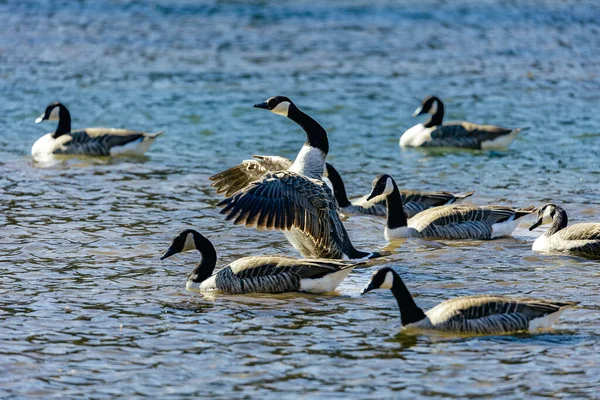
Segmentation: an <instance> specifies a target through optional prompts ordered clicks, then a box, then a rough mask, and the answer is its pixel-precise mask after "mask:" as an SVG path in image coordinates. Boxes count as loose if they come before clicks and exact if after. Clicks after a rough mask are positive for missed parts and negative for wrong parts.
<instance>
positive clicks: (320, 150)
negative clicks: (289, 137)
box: [219, 96, 383, 259]
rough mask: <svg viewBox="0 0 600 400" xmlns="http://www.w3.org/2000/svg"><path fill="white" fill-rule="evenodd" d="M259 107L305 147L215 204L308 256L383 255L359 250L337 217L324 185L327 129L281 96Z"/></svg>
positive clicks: (238, 220) (228, 216) (229, 217)
mask: <svg viewBox="0 0 600 400" xmlns="http://www.w3.org/2000/svg"><path fill="white" fill-rule="evenodd" d="M255 107H257V108H263V109H266V110H269V111H271V112H273V113H275V114H280V115H283V116H285V117H287V118H289V119H291V120H292V121H294V122H296V123H297V124H298V125H300V127H302V128H303V129H304V131H305V132H306V143H305V144H304V146H303V147H302V149H301V150H300V152H299V153H298V156H297V157H296V159H295V160H294V162H293V163H292V165H291V166H289V168H287V169H285V170H281V171H277V172H269V173H266V174H262V175H261V176H260V177H259V179H258V180H256V181H252V182H250V183H249V184H248V185H247V186H245V187H243V188H242V189H240V190H238V191H237V192H235V193H233V194H232V195H231V196H230V197H228V198H226V199H225V200H223V201H221V202H220V203H219V206H221V207H223V209H222V210H221V213H222V214H225V215H226V219H227V220H232V221H233V222H234V223H235V224H243V225H245V226H248V227H256V228H258V229H271V230H282V231H283V232H284V234H285V236H286V237H287V238H288V240H289V241H290V243H291V244H292V245H293V246H294V248H295V249H296V250H297V251H298V252H299V253H300V254H302V256H304V257H307V258H334V259H341V258H349V259H362V258H375V257H380V256H381V255H383V253H377V252H372V253H371V252H364V251H360V250H357V249H356V248H355V247H354V245H353V244H352V242H351V240H350V237H349V236H348V232H347V231H346V229H345V228H344V225H343V224H342V221H341V220H340V216H339V214H338V205H337V202H336V200H335V197H334V196H333V193H332V191H331V189H329V187H328V186H327V185H326V184H325V182H323V180H322V176H323V171H324V168H325V158H326V157H327V153H328V152H329V141H328V138H327V133H326V131H325V129H323V127H322V126H321V125H319V123H318V122H317V121H315V120H314V119H312V118H311V117H310V116H308V115H307V114H305V113H304V112H302V111H301V110H300V109H299V108H298V107H297V106H296V105H295V104H294V103H292V101H291V100H290V99H289V98H287V97H283V96H276V97H271V98H269V99H268V100H267V101H265V102H264V103H260V104H257V105H255Z"/></svg>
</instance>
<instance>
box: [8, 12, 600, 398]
mask: <svg viewBox="0 0 600 400" xmlns="http://www.w3.org/2000/svg"><path fill="white" fill-rule="evenodd" d="M598 16H600V5H599V4H598V3H597V2H594V1H579V2H561V1H553V0H548V1H539V2H535V3H532V4H520V2H510V1H509V2H506V1H492V0H490V1H483V2H478V3H477V4H475V3H474V2H470V1H464V2H461V1H453V2H445V1H434V0H427V1H421V2H418V3H414V2H397V1H341V2H335V4H332V5H315V4H312V2H306V1H300V2H291V1H289V2H288V1H283V2H282V1H271V0H266V1H260V2H259V1H257V2H235V1H232V2H229V1H218V0H214V1H206V2H201V3H199V2H193V1H185V0H178V1H154V2H142V1H132V2H124V1H104V0H100V1H80V2H61V1H42V0H40V1H28V2H21V1H15V0H8V1H4V2H2V4H0V21H2V25H3V33H2V34H1V35H0V88H1V89H2V94H3V95H2V96H1V98H0V107H1V109H2V110H3V118H2V132H1V133H0V235H1V240H0V251H1V253H2V257H0V272H1V275H0V276H1V277H0V298H1V300H0V304H1V307H0V310H1V311H0V319H1V320H0V323H1V326H2V327H1V328H0V354H1V356H0V363H1V368H0V394H1V395H2V397H22V396H32V397H40V398H49V397H51V396H64V397H66V398H82V397H94V398H111V397H115V396H122V397H128V398H131V397H143V396H149V397H150V396H152V397H161V398H167V397H169V396H172V397H177V396H184V395H190V396H191V395H194V396H209V395H210V396H212V397H215V398H242V397H248V398H250V397H252V398H254V397H261V398H265V399H270V398H281V397H282V396H283V397H297V396H299V395H304V396H306V397H325V396H328V397H331V398H342V397H344V398H347V397H349V396H351V397H361V398H366V397H368V398H389V397H408V396H419V397H425V396H432V397H439V398H451V397H453V398H475V397H500V396H501V397H507V398H524V397H528V398H534V397H568V396H573V397H581V398H593V397H596V396H597V393H598V385H599V383H600V378H599V376H600V359H599V357H598V353H599V351H600V337H599V333H598V323H599V322H600V317H599V313H598V311H599V306H598V304H600V273H599V272H598V263H597V262H594V261H589V260H585V259H581V258H577V257H568V256H548V255H540V254H534V253H532V252H531V250H530V248H531V244H532V242H533V240H534V238H535V236H536V235H538V234H539V232H537V231H536V232H533V233H531V232H529V231H528V230H527V226H528V224H529V223H531V222H532V220H531V219H529V220H526V221H525V222H524V223H523V224H522V225H521V226H520V227H519V228H518V229H517V230H516V231H515V234H514V237H513V238H507V239H501V240H496V241H493V242H485V243H482V242H468V243H444V242H431V243H427V242H423V241H416V240H414V241H413V240H409V241H407V242H402V241H400V242H395V243H392V244H390V245H387V244H386V243H385V241H384V239H383V232H382V230H383V221H382V220H379V219H373V218H369V217H366V216H360V217H353V218H351V219H349V220H348V221H347V228H348V230H349V232H350V234H351V236H352V238H353V240H354V241H355V242H356V245H357V246H358V247H360V248H364V249H379V248H382V247H385V248H386V249H389V250H393V251H394V255H393V257H391V258H390V259H389V260H388V261H387V262H385V263H384V265H389V266H392V267H394V268H395V269H396V270H397V271H398V272H399V273H401V275H402V276H403V277H404V279H405V281H406V282H407V284H408V286H409V287H410V289H411V290H412V292H413V293H414V294H415V297H416V301H417V302H418V304H419V305H421V306H422V307H423V308H429V307H432V306H433V305H435V304H437V303H438V302H440V301H442V300H444V299H447V298H450V297H454V296H461V295H471V294H480V293H494V294H502V295H510V296H533V297H540V298H559V299H565V300H572V301H580V302H581V305H580V306H579V307H578V308H576V309H573V310H569V311H567V312H565V313H564V315H563V318H562V319H561V322H560V323H559V324H558V325H556V329H555V330H554V331H552V332H549V333H543V334H519V335H508V336H491V337H456V336H443V335H432V336H407V335H404V334H402V333H399V330H400V321H399V314H398V310H397V308H396V304H395V301H394V300H393V298H392V297H391V294H390V293H389V292H384V291H379V292H374V293H371V294H369V295H367V296H365V297H361V296H360V295H359V291H360V289H361V288H362V286H363V285H364V284H365V283H366V281H367V280H368V277H369V275H370V274H371V272H372V271H371V270H368V269H363V270H360V271H356V272H355V273H353V274H352V275H351V276H350V277H349V279H347V280H346V281H344V282H343V283H342V284H341V285H340V287H339V290H338V292H337V293H334V294H328V295H319V296H309V295H298V294H291V295H288V294H286V295H278V296H253V295H248V296H237V297H235V296H220V297H216V298H204V297H202V296H200V295H198V294H194V293H189V292H186V291H185V289H184V285H185V279H186V275H187V273H188V272H189V271H190V270H191V268H192V265H193V263H194V262H195V261H196V258H197V255H196V254H186V255H184V256H180V257H174V258H172V259H169V260H167V261H164V262H161V261H159V260H158V257H159V256H160V254H161V252H163V251H164V250H165V249H166V248H167V246H168V244H169V242H170V240H171V238H172V237H173V236H174V235H175V234H176V233H177V232H178V231H179V230H180V229H183V228H187V227H193V228H196V229H198V230H200V231H201V232H203V233H205V234H206V236H208V237H209V238H210V239H211V240H212V241H213V242H214V244H215V246H216V248H217V251H218V253H219V256H220V262H222V263H226V262H229V261H232V260H235V259H236V258H238V257H242V256H250V255H258V254H284V255H290V256H295V255H296V253H295V252H294V251H293V249H292V248H291V246H290V245H289V244H288V243H287V242H286V241H285V238H284V236H283V235H282V234H281V233H279V232H260V231H256V230H252V229H244V228H241V227H233V226H232V225H231V224H230V223H227V222H225V221H224V220H223V218H222V217H221V216H219V214H218V209H216V208H215V205H216V203H217V202H218V201H219V199H220V198H219V197H218V196H217V195H215V194H214V192H213V191H212V190H211V188H210V186H209V181H208V180H207V177H208V176H210V175H211V174H212V173H214V172H216V171H219V170H222V169H224V168H226V167H229V166H231V165H233V164H235V163H237V162H239V161H240V160H242V159H245V158H248V157H250V156H251V155H252V154H274V155H283V156H287V157H294V155H295V153H296V152H297V151H298V149H299V148H300V146H301V144H302V143H303V141H304V137H303V133H302V131H301V130H300V129H299V128H298V127H297V126H295V125H294V124H293V123H292V122H291V121H288V120H286V119H284V118H281V117H279V116H276V115H272V114H269V113H267V112H264V111H263V110H257V109H253V108H252V104H254V103H256V102H259V101H262V100H264V99H266V98H267V97H270V96H272V95H276V94H282V95H286V96H289V97H290V98H291V99H293V100H294V101H295V102H296V104H297V105H298V106H299V107H301V108H302V109H303V110H305V111H306V112H308V113H309V114H311V115H312V116H314V117H315V118H316V119H317V120H318V121H319V122H321V123H322V124H323V126H324V127H325V128H326V129H327V131H328V132H329V134H330V142H331V154H330V161H331V162H332V163H334V165H336V167H337V168H338V169H339V170H340V172H341V173H342V175H343V177H344V178H345V179H346V185H347V187H348V190H349V192H350V194H353V195H356V196H358V195H363V194H366V193H367V192H368V190H369V189H370V182H371V180H372V179H373V177H374V176H375V175H376V174H378V173H382V172H386V173H389V174H391V175H392V176H394V177H395V178H396V180H397V181H398V182H399V184H400V185H401V186H402V187H405V188H422V189H427V190H451V191H458V192H463V191H467V190H476V194H475V195H474V196H473V197H472V198H471V201H472V202H473V203H476V204H495V203H502V204H510V205H515V206H527V205H531V204H533V205H539V204H541V203H544V202H547V201H554V202H557V203H560V204H562V205H563V206H564V207H565V208H566V209H567V211H568V213H569V219H570V220H571V221H572V222H583V221H600V184H599V179H600V173H599V169H598V159H599V156H600V144H599V143H600V114H599V113H598V112H597V104H599V102H600V76H599V71H600V61H599V58H598V54H600V41H598V40H594V38H597V37H599V35H600V24H599V21H600V18H598ZM428 94H437V95H438V96H440V97H442V98H443V99H444V100H445V101H446V109H447V114H448V118H449V119H468V120H471V121H474V122H486V123H492V124H499V125H504V126H509V127H517V126H528V127H530V129H529V130H528V131H527V132H525V133H524V134H522V135H520V136H519V137H518V138H517V140H516V141H515V143H514V144H513V146H512V147H511V149H510V150H509V151H508V152H504V153H488V152H485V153H471V152H446V151H442V152H440V151H429V152H426V151H419V150H400V149H399V147H398V138H399V136H400V134H401V133H402V132H403V131H404V130H405V129H406V128H408V127H410V126H412V125H413V124H415V123H416V121H417V120H415V119H413V118H411V117H410V113H411V112H412V111H413V110H414V109H415V108H416V107H417V105H418V104H419V102H420V100H421V98H422V97H424V96H425V95H428ZM54 100H60V101H62V102H64V103H65V104H66V105H67V106H68V107H69V109H70V111H71V114H72V117H73V127H74V128H80V127H85V126H114V127H127V128H131V129H140V130H148V131H156V130H165V131H166V133H165V135H164V136H162V137H161V138H160V139H159V140H157V142H156V143H155V145H154V146H153V147H152V148H151V150H150V151H149V152H148V153H147V156H146V157H144V158H140V159H116V160H102V159H101V160H93V159H67V160H61V161H60V162H58V163H57V164H55V165H52V166H47V165H40V164H36V163H34V162H33V161H32V160H31V158H30V156H29V152H30V148H31V145H32V144H33V143H34V142H35V140H36V139H37V138H38V137H40V136H41V135H43V134H45V133H47V132H48V131H50V130H52V129H54V124H53V123H48V122H46V123H44V124H40V125H35V124H34V123H33V121H34V120H35V118H36V117H37V116H38V115H39V114H40V113H41V112H42V111H43V110H44V108H45V107H46V105H47V104H48V103H49V102H51V101H54Z"/></svg>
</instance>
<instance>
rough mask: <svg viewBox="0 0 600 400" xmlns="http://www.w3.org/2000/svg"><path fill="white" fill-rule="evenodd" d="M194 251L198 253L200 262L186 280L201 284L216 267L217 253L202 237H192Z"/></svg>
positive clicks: (208, 241)
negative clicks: (194, 245) (194, 246)
mask: <svg viewBox="0 0 600 400" xmlns="http://www.w3.org/2000/svg"><path fill="white" fill-rule="evenodd" d="M194 242H195V243H196V249H198V251H199V252H200V257H201V259H200V262H199V263H198V264H196V267H195V268H194V270H193V271H192V273H191V274H190V276H189V278H188V280H190V281H192V282H203V281H205V280H206V279H207V278H208V277H209V276H211V275H212V273H213V271H214V270H215V266H216V265H217V251H216V250H215V247H214V246H213V245H212V243H211V242H210V240H208V239H207V238H205V237H204V236H202V235H194Z"/></svg>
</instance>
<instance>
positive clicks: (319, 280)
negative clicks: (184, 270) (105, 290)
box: [160, 229, 364, 294]
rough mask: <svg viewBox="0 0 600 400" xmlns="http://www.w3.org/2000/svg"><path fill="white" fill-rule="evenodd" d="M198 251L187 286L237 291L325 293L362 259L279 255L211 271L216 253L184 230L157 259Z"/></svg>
mask: <svg viewBox="0 0 600 400" xmlns="http://www.w3.org/2000/svg"><path fill="white" fill-rule="evenodd" d="M194 249H195V250H198V251H199V252H200V262H199V263H198V264H197V265H196V267H195V268H194V269H193V270H192V273H191V274H190V275H189V277H188V280H187V283H186V289H187V290H190V291H198V292H204V291H220V292H226V293H232V294H239V293H283V292H308V293H327V292H331V291H333V290H335V288H336V287H337V286H338V285H339V284H340V282H342V280H344V278H345V277H346V276H347V275H348V274H349V273H350V271H352V270H353V269H354V268H356V267H357V266H359V265H362V264H364V263H362V262H351V261H343V260H323V259H320V260H319V259H314V260H309V259H301V260H298V259H295V258H290V257H279V256H254V257H244V258H240V259H239V260H236V261H234V262H232V263H231V264H229V265H226V266H224V267H223V268H221V269H220V270H219V271H218V272H217V273H213V272H214V270H215V266H216V264H217V252H216V250H215V248H214V246H213V244H212V243H211V242H210V240H208V239H207V238H206V237H205V236H203V235H202V234H200V233H198V232H197V231H195V230H193V229H186V230H183V231H181V232H179V234H177V236H175V238H174V239H173V241H172V243H171V245H170V246H169V248H168V250H167V251H166V252H165V253H164V254H163V256H162V257H161V258H160V259H161V260H164V259H165V258H168V257H171V256H173V255H175V254H177V253H181V252H184V251H190V250H194Z"/></svg>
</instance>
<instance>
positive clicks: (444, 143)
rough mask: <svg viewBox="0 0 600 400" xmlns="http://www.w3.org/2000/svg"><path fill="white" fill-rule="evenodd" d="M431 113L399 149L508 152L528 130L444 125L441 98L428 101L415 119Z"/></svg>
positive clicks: (458, 124) (460, 124)
mask: <svg viewBox="0 0 600 400" xmlns="http://www.w3.org/2000/svg"><path fill="white" fill-rule="evenodd" d="M426 113H429V114H431V115H432V117H431V119H429V120H428V121H427V122H425V123H424V124H417V125H415V126H413V127H412V128H410V129H408V130H407V131H406V132H404V133H403V134H402V136H401V137H400V147H462V148H467V149H478V150H506V149H507V148H508V146H510V144H511V143H512V141H513V140H514V139H515V137H516V136H517V134H518V133H519V132H521V131H522V130H524V129H526V128H518V129H507V128H501V127H499V126H493V125H479V124H473V123H471V122H464V121H461V122H450V123H447V124H442V120H443V119H444V103H442V100H440V99H439V98H438V97H435V96H428V97H425V99H424V100H423V102H422V103H421V105H420V106H419V107H418V108H417V109H416V110H415V112H414V113H413V117H416V116H418V115H421V114H426Z"/></svg>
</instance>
